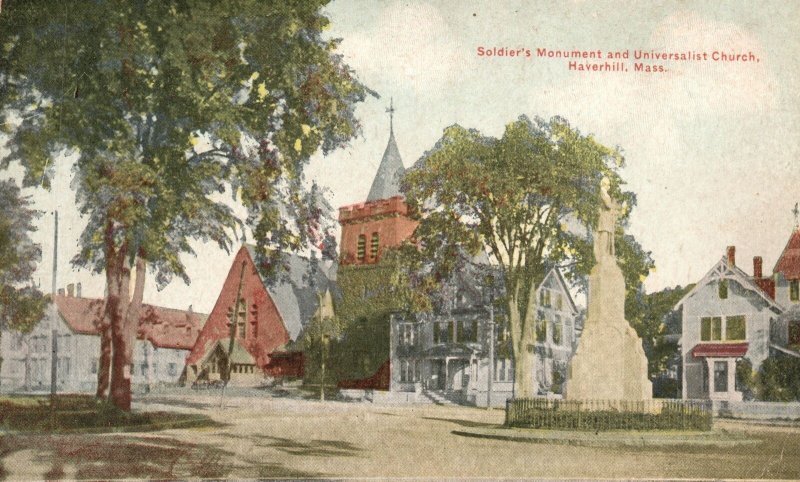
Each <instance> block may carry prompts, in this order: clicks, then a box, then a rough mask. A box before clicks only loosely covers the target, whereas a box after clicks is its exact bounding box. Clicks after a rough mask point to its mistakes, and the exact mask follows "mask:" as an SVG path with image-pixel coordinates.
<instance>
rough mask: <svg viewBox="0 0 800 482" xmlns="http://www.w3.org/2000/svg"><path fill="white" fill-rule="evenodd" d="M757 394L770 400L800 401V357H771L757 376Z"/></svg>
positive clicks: (763, 398) (758, 396) (765, 361)
mask: <svg viewBox="0 0 800 482" xmlns="http://www.w3.org/2000/svg"><path fill="white" fill-rule="evenodd" d="M754 385H755V388H756V396H757V398H758V399H759V400H764V401H768V402H795V401H800V358H795V357H790V356H777V357H769V358H767V359H766V360H764V362H763V363H762V364H761V367H760V368H759V370H758V374H757V375H756V377H755V383H754Z"/></svg>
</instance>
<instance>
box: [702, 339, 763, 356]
mask: <svg viewBox="0 0 800 482" xmlns="http://www.w3.org/2000/svg"><path fill="white" fill-rule="evenodd" d="M748 345H749V344H748V343H747V342H746V341H744V342H741V343H700V344H698V345H695V347H694V348H692V355H694V356H695V357H701V356H713V357H740V356H744V355H745V354H746V353H747V347H748Z"/></svg>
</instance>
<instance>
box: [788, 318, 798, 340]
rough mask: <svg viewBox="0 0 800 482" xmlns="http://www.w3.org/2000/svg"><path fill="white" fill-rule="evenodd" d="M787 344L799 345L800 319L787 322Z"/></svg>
mask: <svg viewBox="0 0 800 482" xmlns="http://www.w3.org/2000/svg"><path fill="white" fill-rule="evenodd" d="M789 345H794V346H797V345H800V320H792V321H790V322H789Z"/></svg>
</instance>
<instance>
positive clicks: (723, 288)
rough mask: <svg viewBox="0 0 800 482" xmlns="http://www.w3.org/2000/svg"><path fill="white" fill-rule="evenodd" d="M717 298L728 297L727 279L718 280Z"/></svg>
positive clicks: (723, 298) (724, 298)
mask: <svg viewBox="0 0 800 482" xmlns="http://www.w3.org/2000/svg"><path fill="white" fill-rule="evenodd" d="M719 299H721V300H726V299H728V280H726V279H721V280H719Z"/></svg>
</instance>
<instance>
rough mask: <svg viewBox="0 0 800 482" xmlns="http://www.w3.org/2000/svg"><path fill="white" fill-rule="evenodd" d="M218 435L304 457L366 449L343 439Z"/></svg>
mask: <svg viewBox="0 0 800 482" xmlns="http://www.w3.org/2000/svg"><path fill="white" fill-rule="evenodd" d="M218 435H219V436H221V437H228V438H234V439H236V440H242V439H247V440H248V441H250V442H251V443H252V444H253V445H254V446H256V447H262V448H271V449H275V450H280V451H281V452H284V453H287V454H290V455H299V456H302V457H314V456H316V457H355V456H357V455H359V454H361V453H362V452H363V451H364V450H363V449H362V448H360V447H358V446H356V445H354V444H352V443H350V442H345V441H343V440H310V441H308V442H300V441H298V440H293V439H289V438H285V437H273V436H269V435H250V436H242V435H239V434H232V433H224V434H218Z"/></svg>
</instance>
